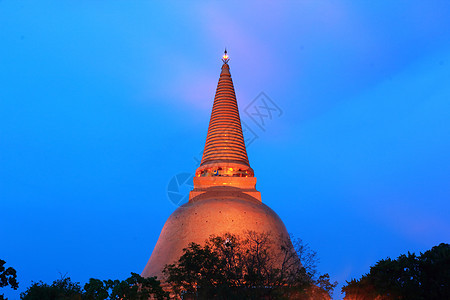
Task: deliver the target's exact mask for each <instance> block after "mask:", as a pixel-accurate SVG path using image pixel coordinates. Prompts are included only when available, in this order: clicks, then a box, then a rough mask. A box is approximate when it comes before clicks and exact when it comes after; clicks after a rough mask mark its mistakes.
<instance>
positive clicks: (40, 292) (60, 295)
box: [20, 273, 169, 300]
mask: <svg viewBox="0 0 450 300" xmlns="http://www.w3.org/2000/svg"><path fill="white" fill-rule="evenodd" d="M20 298H21V299H22V300H116V299H117V300H119V299H123V300H147V299H158V300H160V299H161V300H163V299H168V298H169V294H168V293H167V292H165V291H164V290H163V289H162V287H161V285H160V282H159V280H156V277H149V278H143V277H141V276H140V275H138V274H136V273H131V276H130V277H129V278H127V279H125V280H99V279H95V278H91V279H89V282H88V283H86V284H85V285H84V288H81V286H80V283H78V282H72V281H71V279H70V277H65V278H61V279H58V280H55V281H54V282H53V283H52V284H51V285H48V284H46V283H43V282H36V283H33V284H32V285H31V286H30V287H29V288H28V289H27V290H26V291H25V292H24V293H22V294H21V295H20Z"/></svg>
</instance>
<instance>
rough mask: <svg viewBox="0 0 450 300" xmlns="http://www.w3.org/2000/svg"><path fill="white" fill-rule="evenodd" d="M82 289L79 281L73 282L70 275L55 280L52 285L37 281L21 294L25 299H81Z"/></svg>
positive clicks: (21, 297)
mask: <svg viewBox="0 0 450 300" xmlns="http://www.w3.org/2000/svg"><path fill="white" fill-rule="evenodd" d="M82 295H83V293H82V290H81V287H80V284H79V283H78V282H72V281H71V279H70V277H63V278H61V279H58V280H55V281H53V283H52V284H51V285H48V284H46V283H43V282H42V281H40V282H35V283H33V284H32V285H31V286H30V287H28V288H27V290H26V291H25V292H23V293H21V294H20V299H23V300H81V299H82Z"/></svg>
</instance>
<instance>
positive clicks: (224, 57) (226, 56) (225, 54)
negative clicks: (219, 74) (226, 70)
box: [222, 48, 230, 64]
mask: <svg viewBox="0 0 450 300" xmlns="http://www.w3.org/2000/svg"><path fill="white" fill-rule="evenodd" d="M222 61H223V63H224V64H228V62H229V61H230V57H229V56H228V54H227V48H225V51H224V52H223V56H222Z"/></svg>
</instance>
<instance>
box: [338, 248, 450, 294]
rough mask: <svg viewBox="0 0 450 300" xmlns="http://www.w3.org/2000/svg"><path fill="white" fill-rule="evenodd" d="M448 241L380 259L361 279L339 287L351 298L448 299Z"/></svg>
mask: <svg viewBox="0 0 450 300" xmlns="http://www.w3.org/2000/svg"><path fill="white" fill-rule="evenodd" d="M449 283H450V245H449V244H444V243H442V244H440V245H439V246H435V247H433V248H432V249H431V250H428V251H426V252H425V253H421V254H420V255H419V256H416V255H415V254H414V253H412V254H411V253H409V252H408V254H407V255H405V254H403V255H400V256H399V257H398V258H397V259H395V260H392V259H390V258H387V259H383V260H380V261H379V262H377V263H376V264H375V265H374V266H373V267H371V268H370V272H369V273H368V274H366V275H363V276H362V277H361V278H360V279H358V280H356V279H352V280H351V281H350V282H347V284H346V285H345V286H344V287H343V288H342V291H343V292H345V298H344V299H351V300H372V299H377V300H390V299H408V300H422V299H423V300H425V299H426V300H434V299H436V300H438V299H450V284H449Z"/></svg>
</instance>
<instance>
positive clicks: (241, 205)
mask: <svg viewBox="0 0 450 300" xmlns="http://www.w3.org/2000/svg"><path fill="white" fill-rule="evenodd" d="M229 189H230V191H227V192H226V191H223V190H222V191H221V192H220V194H222V195H221V196H219V195H217V192H216V193H212V195H205V194H204V195H201V196H199V197H201V198H202V199H198V200H196V201H191V202H189V203H186V204H184V205H182V206H180V207H179V208H178V209H177V210H175V212H173V213H172V215H171V216H170V217H169V219H168V220H167V221H166V224H165V225H164V227H163V229H162V231H161V235H160V236H159V239H158V242H157V243H156V246H155V248H154V250H153V253H152V256H151V257H150V260H149V261H148V263H147V266H146V267H145V269H144V271H143V272H142V276H143V277H150V276H158V278H162V273H161V272H162V270H163V269H164V266H165V265H166V264H170V263H174V262H175V261H177V260H178V259H179V258H180V256H181V255H182V254H183V253H182V250H183V248H186V246H187V245H188V244H189V243H191V242H195V243H198V244H203V243H204V242H205V240H207V239H208V238H209V237H210V235H213V234H214V235H222V234H224V233H231V234H234V235H237V236H241V235H243V234H245V232H246V231H255V232H259V233H269V234H270V235H271V238H272V240H273V241H274V242H275V244H277V245H281V244H282V242H283V240H282V239H286V238H288V237H289V235H288V233H287V231H286V227H285V226H284V224H283V222H282V221H281V219H280V217H278V215H277V214H276V213H275V212H274V211H273V210H272V209H271V208H270V207H268V206H267V205H265V204H263V203H262V202H260V201H257V200H255V199H254V198H253V197H251V196H249V195H247V194H244V193H241V192H238V191H234V190H233V188H229ZM214 194H215V195H214ZM202 196H203V197H202ZM277 250H278V249H277Z"/></svg>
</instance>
